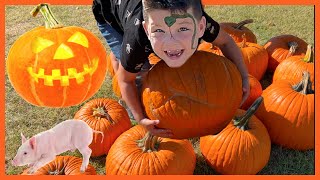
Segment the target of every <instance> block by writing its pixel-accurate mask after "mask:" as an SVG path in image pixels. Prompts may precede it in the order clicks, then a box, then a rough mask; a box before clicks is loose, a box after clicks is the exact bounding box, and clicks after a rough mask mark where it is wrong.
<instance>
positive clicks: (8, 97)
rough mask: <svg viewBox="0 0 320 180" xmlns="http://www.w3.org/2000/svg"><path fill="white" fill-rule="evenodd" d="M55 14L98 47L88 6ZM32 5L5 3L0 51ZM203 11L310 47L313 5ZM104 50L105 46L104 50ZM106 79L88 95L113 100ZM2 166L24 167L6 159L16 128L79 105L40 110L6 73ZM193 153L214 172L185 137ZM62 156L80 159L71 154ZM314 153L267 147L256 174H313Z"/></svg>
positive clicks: (40, 123) (23, 25) (32, 127)
mask: <svg viewBox="0 0 320 180" xmlns="http://www.w3.org/2000/svg"><path fill="white" fill-rule="evenodd" d="M51 8H52V11H53V13H54V14H55V16H56V17H57V18H58V19H59V20H61V22H62V23H63V24H65V25H75V26H81V27H84V28H86V29H88V30H90V31H91V32H93V33H94V34H96V35H97V36H98V37H99V38H100V39H101V41H102V42H103V43H104V45H105V46H106V47H107V45H106V43H105V41H104V40H103V39H102V37H101V35H100V33H99V32H98V29H97V27H96V24H95V20H94V17H93V15H92V13H91V6H52V7H51ZM32 9H33V6H6V14H5V18H6V20H5V22H6V27H5V33H6V34H5V36H6V37H5V38H6V42H5V44H6V47H5V55H6V57H7V55H8V52H9V49H10V47H11V45H12V44H13V43H14V41H15V40H16V39H17V38H18V37H19V36H20V35H22V34H23V33H25V32H27V31H29V30H31V29H32V28H34V27H37V26H40V25H43V20H42V17H41V16H38V17H36V18H33V17H32V16H31V15H29V12H30V11H31V10H32ZM206 10H207V12H208V14H209V15H211V16H212V17H213V18H214V19H215V20H216V21H218V22H240V21H242V20H244V19H248V18H251V19H253V20H254V23H253V24H250V25H247V27H248V28H250V29H251V30H252V31H253V32H254V33H255V34H256V36H257V39H258V43H259V44H260V45H264V43H266V41H267V40H268V39H270V38H271V37H274V36H278V35H281V34H292V35H296V36H298V37H300V38H302V39H304V40H305V41H306V42H307V43H309V44H313V45H314V7H313V6H207V7H206ZM108 51H109V50H108ZM110 82H111V79H110V78H109V77H106V78H105V82H104V84H103V86H102V87H101V89H100V90H99V91H98V92H97V93H96V94H95V95H94V96H93V97H92V98H91V99H94V98H99V97H104V98H106V97H108V98H113V99H117V98H116V97H115V96H114V95H113V92H112V87H111V83H110ZM5 91H6V94H5V101H6V110H5V135H6V136H5V143H6V146H5V164H6V167H5V169H6V174H10V175H11V174H20V173H21V172H22V170H23V169H24V168H25V167H18V168H17V167H12V166H11V162H10V161H11V159H12V158H13V157H14V155H15V153H16V150H17V149H18V147H19V146H20V144H21V139H20V132H23V133H24V134H25V136H29V137H31V136H32V135H35V134H37V133H39V132H42V131H44V130H47V129H50V128H51V127H53V126H54V125H55V124H57V123H59V122H61V121H63V120H66V119H71V118H73V116H74V114H75V112H77V111H78V110H79V108H80V107H81V105H82V104H80V105H78V106H74V107H70V108H43V107H36V106H33V105H30V104H28V103H27V102H26V101H24V100H23V99H22V98H21V97H19V96H18V95H17V94H16V92H15V91H14V89H13V87H12V86H11V84H10V82H9V80H8V77H7V74H6V80H5ZM190 141H191V142H192V144H193V145H194V149H195V152H196V154H197V167H196V169H195V172H194V174H216V173H215V172H214V170H212V169H211V168H210V167H209V166H208V165H207V164H206V162H205V161H204V159H203V157H202V155H201V153H200V150H199V138H194V139H190ZM64 154H68V155H74V156H78V157H81V154H80V153H78V152H77V151H76V152H75V153H71V152H66V153H64ZM90 163H91V164H93V165H94V166H95V168H96V170H97V173H98V174H105V169H104V164H105V156H103V157H99V158H91V160H90ZM314 171H315V168H314V151H313V150H310V151H305V152H300V151H295V150H288V149H284V148H282V147H279V146H277V145H272V152H271V156H270V160H269V163H268V164H267V166H266V167H265V168H264V169H262V171H260V172H259V174H314V173H315V172H314Z"/></svg>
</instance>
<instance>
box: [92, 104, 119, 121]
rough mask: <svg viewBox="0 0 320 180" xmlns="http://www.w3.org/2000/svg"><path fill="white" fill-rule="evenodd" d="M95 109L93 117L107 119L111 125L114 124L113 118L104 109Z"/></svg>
mask: <svg viewBox="0 0 320 180" xmlns="http://www.w3.org/2000/svg"><path fill="white" fill-rule="evenodd" d="M92 109H93V116H94V117H95V118H97V119H101V118H106V119H107V120H108V121H109V122H110V123H111V124H114V121H113V119H112V117H111V116H110V115H109V114H108V113H107V112H106V110H105V109H104V107H97V108H92Z"/></svg>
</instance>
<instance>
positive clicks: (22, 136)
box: [20, 133, 27, 144]
mask: <svg viewBox="0 0 320 180" xmlns="http://www.w3.org/2000/svg"><path fill="white" fill-rule="evenodd" d="M20 135H21V144H23V143H24V142H26V141H27V139H26V137H24V135H23V134H22V133H21V134H20Z"/></svg>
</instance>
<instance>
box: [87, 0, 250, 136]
mask: <svg viewBox="0 0 320 180" xmlns="http://www.w3.org/2000/svg"><path fill="white" fill-rule="evenodd" d="M93 14H94V16H95V19H96V21H97V24H98V27H99V30H100V31H101V33H102V35H103V36H104V37H105V39H106V40H107V43H108V45H109V46H110V49H111V51H112V53H113V54H114V56H113V61H112V63H113V67H114V70H115V72H117V74H118V83H119V87H120V90H121V95H122V98H123V99H124V101H125V102H126V104H127V106H128V107H129V108H130V110H131V112H132V114H133V116H134V118H135V120H136V121H137V122H139V124H141V125H143V126H145V127H146V128H147V129H148V131H150V132H151V133H152V134H153V135H156V136H161V137H171V136H172V131H171V130H169V129H158V128H156V127H155V125H157V124H158V123H159V120H150V119H148V118H147V117H145V115H144V114H143V110H142V105H141V101H140V99H139V96H138V92H137V87H136V85H135V80H136V76H137V73H138V72H139V71H141V68H142V67H143V66H144V64H145V62H148V56H149V54H150V53H152V52H154V53H155V54H157V55H158V56H159V57H160V58H161V59H162V60H164V61H165V63H166V64H167V65H168V66H169V67H172V68H174V67H180V66H182V65H183V64H184V63H185V62H186V61H187V60H188V59H189V57H190V56H191V55H192V54H193V53H194V52H195V51H196V49H197V46H198V43H199V40H200V39H203V40H204V41H207V42H211V43H212V44H214V45H216V46H218V47H219V48H220V49H221V51H222V52H223V54H224V55H225V56H226V57H227V58H228V59H230V60H231V61H232V62H233V63H234V64H235V65H236V66H237V68H238V69H239V71H240V73H241V76H242V82H243V100H242V103H243V102H244V101H245V100H246V98H247V97H248V96H249V88H250V87H249V80H248V72H247V69H246V66H245V64H244V62H243V59H242V54H241V52H240V50H239V48H238V47H237V45H236V44H235V42H234V41H233V39H232V38H231V37H230V36H229V35H228V34H226V33H225V32H224V31H223V30H221V29H220V26H219V24H218V23H217V22H216V21H214V20H213V19H212V18H211V17H210V16H208V15H207V14H206V13H205V12H204V11H203V8H202V5H201V1H200V0H94V1H93ZM118 61H120V63H118ZM242 103H241V104H242Z"/></svg>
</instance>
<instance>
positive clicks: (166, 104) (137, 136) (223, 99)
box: [7, 20, 314, 175]
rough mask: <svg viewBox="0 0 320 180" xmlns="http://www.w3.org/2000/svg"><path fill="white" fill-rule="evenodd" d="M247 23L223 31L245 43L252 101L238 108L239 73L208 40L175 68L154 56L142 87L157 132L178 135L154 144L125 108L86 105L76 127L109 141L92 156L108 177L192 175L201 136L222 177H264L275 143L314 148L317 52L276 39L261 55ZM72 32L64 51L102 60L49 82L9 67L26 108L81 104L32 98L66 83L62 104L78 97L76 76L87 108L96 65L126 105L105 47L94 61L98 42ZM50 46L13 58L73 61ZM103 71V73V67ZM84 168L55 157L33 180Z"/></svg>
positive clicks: (43, 42) (106, 102)
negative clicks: (195, 142)
mask: <svg viewBox="0 0 320 180" xmlns="http://www.w3.org/2000/svg"><path fill="white" fill-rule="evenodd" d="M249 22H251V20H247V21H243V22H240V23H238V24H235V23H222V24H221V27H222V28H223V29H224V30H225V31H226V32H227V33H229V34H230V35H231V37H233V38H234V40H235V41H236V42H238V45H239V48H240V49H241V52H242V54H243V58H244V61H245V64H246V66H247V68H248V71H249V73H250V86H251V87H250V97H249V98H248V99H247V101H246V102H245V103H244V104H243V105H242V106H241V109H238V108H239V106H240V102H241V99H242V79H241V76H240V73H239V71H238V70H237V68H236V66H235V65H234V64H233V63H232V62H231V61H230V60H228V59H227V58H226V57H224V56H223V54H222V53H221V51H220V50H219V49H218V48H217V47H213V46H212V45H211V44H208V43H204V42H203V43H202V44H200V46H199V49H198V51H197V52H196V53H195V54H194V55H193V56H192V57H191V58H190V59H189V60H188V61H187V62H186V63H185V64H184V65H183V66H181V67H180V68H169V67H168V66H167V65H166V64H165V63H164V62H163V61H160V60H159V58H157V57H156V56H155V55H152V56H150V58H149V59H150V63H151V64H154V65H153V67H152V68H151V69H150V70H149V71H148V73H147V75H146V76H145V78H144V79H143V86H142V92H141V98H142V102H143V106H144V110H145V113H146V115H147V116H148V117H149V118H150V119H159V120H160V124H159V125H157V126H158V127H159V128H167V129H171V130H172V131H173V134H174V136H173V138H172V139H169V138H160V137H156V136H153V135H151V134H149V133H148V132H147V131H146V130H145V129H144V128H143V127H142V126H140V125H136V126H133V127H132V125H131V122H130V119H129V116H128V114H127V112H126V110H125V109H124V108H123V107H122V106H121V105H120V104H119V103H118V102H117V101H115V100H112V99H106V98H102V99H93V100H91V101H89V102H87V103H86V104H85V105H83V106H82V107H81V109H80V110H79V111H78V112H77V113H76V114H75V117H74V119H77V120H82V121H85V122H86V123H88V125H89V126H90V127H91V128H92V129H94V130H98V131H102V132H103V133H104V139H103V143H101V140H102V136H101V135H99V134H94V139H93V142H92V144H91V145H90V148H91V149H92V156H93V157H95V156H102V155H106V154H107V158H106V167H105V168H106V174H117V175H156V174H193V171H194V169H195V166H196V155H195V152H194V150H193V147H192V144H191V143H190V142H189V141H188V140H187V138H193V137H201V138H200V149H201V152H202V154H203V156H204V157H205V159H206V161H207V163H208V164H209V165H210V166H211V167H212V168H213V169H214V170H215V171H216V172H218V173H221V174H256V173H258V172H259V171H260V170H261V169H262V168H263V167H264V166H265V165H266V164H267V163H268V160H269V156H270V151H271V143H275V144H278V145H280V146H283V147H286V148H292V149H297V150H308V149H313V148H314V66H313V56H312V55H313V52H312V48H311V46H307V43H305V42H304V41H303V40H301V39H299V38H298V37H295V36H292V35H281V36H278V37H274V38H272V39H270V40H269V41H268V42H267V43H266V45H265V46H264V47H263V46H260V45H258V44H257V40H256V37H255V35H254V34H253V33H252V31H250V30H249V29H248V28H246V27H245V26H244V25H245V24H247V23H249ZM73 29H74V30H75V32H72V33H69V34H68V36H66V39H67V42H66V44H67V45H68V43H69V44H70V46H71V45H72V46H71V47H73V46H75V47H76V46H77V47H78V48H80V46H81V48H82V49H83V52H84V53H89V54H90V55H92V56H93V57H92V59H93V60H92V61H93V62H95V61H96V63H93V66H92V67H89V66H88V65H86V66H84V67H85V68H84V69H85V70H84V71H83V72H80V73H77V72H74V69H75V68H69V69H70V70H69V69H68V71H70V73H69V75H68V76H62V75H61V74H60V73H61V72H60V70H59V71H58V70H57V69H53V70H52V76H48V75H44V72H43V71H42V70H39V71H38V72H33V69H32V67H30V68H29V69H28V71H24V73H27V74H21V76H18V75H15V76H11V74H15V73H16V72H18V71H17V70H16V69H14V68H11V67H16V66H14V65H16V64H19V63H17V62H16V61H12V62H11V61H9V63H8V64H7V66H8V74H9V77H10V80H11V82H18V83H17V84H18V85H19V86H18V85H17V86H15V89H16V91H17V92H18V93H19V94H20V95H21V96H22V97H29V99H26V100H27V101H28V102H30V103H32V104H35V105H40V106H41V105H49V106H52V107H64V106H71V105H73V104H78V103H80V102H70V104H66V103H65V101H62V102H57V101H56V99H61V98H52V99H53V100H52V101H53V102H50V98H47V96H46V95H41V94H40V95H37V94H36V91H35V89H37V88H40V89H45V90H46V89H48V92H49V93H53V91H55V92H56V90H55V89H54V88H51V87H54V86H55V84H54V82H53V80H59V82H60V84H61V86H63V87H64V88H60V90H61V92H62V93H61V96H64V95H65V94H66V93H70V94H71V93H74V92H75V91H74V89H72V88H70V87H69V79H74V78H77V77H78V76H79V77H78V78H77V81H76V83H77V84H79V86H80V87H81V88H77V90H78V89H83V90H84V92H83V94H81V93H82V92H81V93H78V94H80V95H81V98H80V100H81V101H84V100H87V99H88V98H89V97H91V96H92V94H94V93H95V92H96V91H97V89H92V88H91V87H100V86H99V85H88V83H83V82H84V80H85V78H87V79H90V80H91V79H96V80H97V84H101V83H102V81H103V78H104V76H98V75H96V74H97V73H96V72H98V71H97V68H98V65H97V64H98V63H100V64H99V67H106V69H107V71H109V72H110V75H112V76H113V87H114V91H115V93H116V94H117V95H118V96H119V97H121V93H120V91H119V88H118V86H117V80H116V77H117V76H116V75H114V72H113V70H112V66H111V63H110V60H108V61H107V65H106V66H104V64H103V63H105V62H104V61H103V60H104V57H105V54H104V53H103V52H104V51H103V50H102V49H103V47H102V46H101V45H99V46H98V47H99V48H100V49H101V52H102V53H101V54H99V56H98V57H94V56H95V55H96V54H95V52H97V51H96V50H95V49H94V48H88V47H89V46H90V47H91V44H94V43H95V42H96V41H98V40H97V39H96V38H95V37H94V36H91V34H89V33H87V32H86V31H84V30H82V29H75V28H73ZM56 30H57V31H58V30H60V29H56ZM47 34H48V33H47ZM49 38H50V37H46V39H44V38H37V39H36V40H35V41H32V42H30V43H31V45H30V47H33V49H31V50H30V52H31V51H32V52H34V54H32V53H30V55H29V56H30V57H29V56H28V57H24V58H23V59H21V58H20V56H19V53H17V54H15V53H10V54H9V57H10V58H8V59H14V60H17V59H18V60H21V62H24V63H26V64H27V65H28V64H30V62H31V61H32V62H31V64H32V63H33V61H34V59H35V57H34V56H35V54H39V53H40V52H41V51H43V50H46V49H48V48H50V50H51V51H52V52H51V51H50V52H51V55H54V60H55V61H58V62H59V65H60V66H62V67H64V66H65V65H64V64H63V63H60V61H59V60H61V59H62V60H65V59H68V60H69V59H73V54H72V53H71V52H72V49H71V48H70V47H67V46H66V45H63V46H62V48H60V46H58V45H54V43H53V42H52V41H50V40H48V39H49ZM88 39H89V40H88ZM22 40H24V39H22ZM26 42H27V41H26ZM70 42H72V43H73V44H71V43H70ZM30 43H29V44H30ZM75 44H78V45H75ZM97 44H98V43H97ZM28 47H29V46H28ZM92 47H95V48H97V47H96V46H92ZM17 48H19V47H17ZM60 49H62V50H63V51H65V50H69V51H68V52H69V53H64V52H63V53H62V52H61V51H62V50H60ZM16 51H18V50H16ZM81 52H82V51H81ZM62 55H63V56H62ZM66 55H67V57H65V56H66ZM11 57H13V58H11ZM86 57H87V56H86ZM90 57H91V56H90ZM27 60H28V61H27ZM29 61H30V62H29ZM83 61H88V60H87V59H84V60H83ZM89 61H91V59H89ZM101 63H102V64H101ZM35 64H37V63H35ZM70 64H71V63H70ZM80 64H81V63H80ZM27 65H26V66H27ZM61 69H63V68H61ZM267 70H268V71H269V72H272V73H273V72H274V74H273V80H272V84H271V85H270V86H268V87H267V88H266V89H264V90H262V86H261V84H260V82H259V81H261V80H262V78H263V77H264V75H265V73H266V71H267ZM101 71H102V72H105V69H104V68H103V69H101ZM102 74H103V73H102ZM30 75H31V77H32V78H33V81H34V85H33V87H34V88H33V91H32V92H30V93H32V94H26V95H25V94H24V93H26V92H29V91H27V90H25V89H24V88H25V87H28V84H26V83H27V82H29V81H26V80H24V79H21V77H28V76H30ZM80 75H81V76H80ZM89 75H90V76H92V78H89ZM101 77H102V78H101ZM221 77H223V78H221ZM38 81H39V82H40V81H41V83H38ZM42 81H44V83H42ZM71 83H72V81H70V84H71ZM52 89H54V90H52ZM45 90H43V91H45ZM50 90H52V92H51V91H50ZM89 90H90V91H89ZM57 97H58V96H57ZM41 98H43V99H41ZM74 99H77V100H79V98H74ZM260 104H261V105H260ZM259 105H260V106H259ZM255 112H256V116H255V115H254V113H255ZM80 164H81V159H79V158H76V157H70V156H58V157H57V158H56V160H54V161H52V162H51V163H49V164H47V165H46V166H45V167H42V168H41V169H39V170H38V171H37V172H36V173H35V174H79V173H80V172H79V167H80ZM26 172H27V170H26V171H25V173H26ZM84 174H96V172H95V169H94V167H93V166H89V168H88V169H87V171H86V172H85V173H84Z"/></svg>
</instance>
